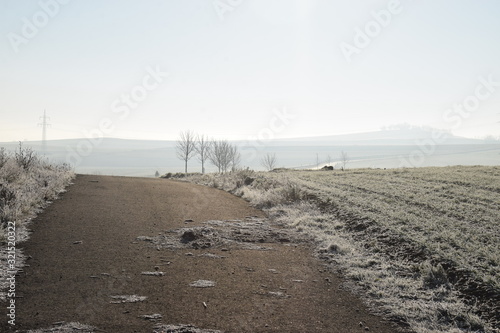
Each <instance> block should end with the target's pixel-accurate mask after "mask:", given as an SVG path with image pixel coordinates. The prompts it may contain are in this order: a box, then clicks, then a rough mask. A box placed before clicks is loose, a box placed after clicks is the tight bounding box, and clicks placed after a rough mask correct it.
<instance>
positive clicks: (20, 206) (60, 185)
mask: <svg viewBox="0 0 500 333" xmlns="http://www.w3.org/2000/svg"><path fill="white" fill-rule="evenodd" d="M73 177H74V173H73V171H72V170H71V169H70V168H69V166H67V165H53V164H50V163H48V162H47V161H45V160H44V159H42V158H40V157H39V156H37V155H36V154H35V153H34V152H33V151H32V150H30V149H25V148H22V147H21V146H20V147H19V149H18V150H17V151H16V152H14V153H9V152H7V151H5V149H3V148H0V267H1V269H0V300H1V299H5V293H3V290H4V289H5V287H6V285H7V283H6V280H5V279H6V274H7V273H6V272H7V269H6V268H7V247H13V244H12V243H11V242H10V239H9V242H7V240H8V238H7V235H8V233H7V232H8V231H10V232H12V229H10V230H9V229H8V228H7V227H8V226H12V224H11V223H14V225H15V242H16V243H19V242H22V241H24V240H26V239H27V237H28V233H27V231H26V224H27V223H28V222H29V221H30V220H31V219H32V218H33V217H34V216H36V214H37V213H38V212H39V211H40V210H41V209H43V208H44V207H45V206H46V205H48V204H49V203H50V202H51V201H52V200H54V199H56V198H57V196H58V195H59V194H60V193H61V192H63V191H64V189H65V187H66V186H67V185H68V184H69V183H70V182H71V180H72V179H73ZM22 263H23V257H22V254H21V253H20V251H19V250H18V249H16V263H15V265H16V268H17V269H19V268H20V267H21V266H22Z"/></svg>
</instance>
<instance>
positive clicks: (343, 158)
mask: <svg viewBox="0 0 500 333" xmlns="http://www.w3.org/2000/svg"><path fill="white" fill-rule="evenodd" d="M349 161H350V159H349V155H347V153H346V152H345V151H343V150H342V151H341V152H340V163H341V164H342V170H345V167H346V165H347V163H349Z"/></svg>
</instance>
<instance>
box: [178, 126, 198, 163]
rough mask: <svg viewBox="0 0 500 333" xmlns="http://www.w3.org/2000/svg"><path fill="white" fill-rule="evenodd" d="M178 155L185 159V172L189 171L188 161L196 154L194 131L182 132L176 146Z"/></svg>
mask: <svg viewBox="0 0 500 333" xmlns="http://www.w3.org/2000/svg"><path fill="white" fill-rule="evenodd" d="M175 148H176V149H177V157H178V158H179V159H180V160H183V161H184V172H185V173H187V165H188V161H189V160H190V159H191V158H192V157H193V156H194V154H196V149H195V148H196V136H195V134H194V133H193V132H192V131H185V132H181V134H180V139H179V140H178V141H177V145H176V147H175Z"/></svg>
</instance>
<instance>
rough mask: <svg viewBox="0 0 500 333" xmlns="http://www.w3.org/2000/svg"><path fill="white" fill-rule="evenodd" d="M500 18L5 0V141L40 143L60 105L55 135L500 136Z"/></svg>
mask: <svg viewBox="0 0 500 333" xmlns="http://www.w3.org/2000/svg"><path fill="white" fill-rule="evenodd" d="M499 17H500V2H499V1H498V0H490V1H486V0H485V1H472V0H469V1H463V0H448V1H437V0H423V1H401V2H399V1H368V0H357V1H353V0H345V1H335V0H140V1H139V0H135V1H132V0H105V1H97V0H72V1H71V0H39V1H28V0H22V1H21V0H0V37H1V38H0V141H11V140H39V139H40V138H41V135H42V130H41V128H40V127H37V124H38V123H39V122H40V119H39V117H40V116H41V115H42V114H43V111H44V109H46V110H47V115H48V116H50V124H51V127H49V128H48V132H47V135H48V139H62V138H79V137H84V136H86V135H104V136H108V137H118V138H130V139H176V138H177V136H178V133H179V131H181V130H186V129H192V130H195V131H197V132H199V133H205V134H207V135H210V136H214V137H218V138H228V139H247V138H249V137H256V136H259V135H260V136H262V137H300V136H316V135H330V134H345V133H353V132H364V131H372V130H378V129H380V128H381V127H383V126H387V125H392V124H400V123H409V124H414V125H425V126H432V127H437V128H443V129H448V130H452V132H453V133H454V134H457V135H463V136H468V137H482V136H485V135H487V134H492V135H495V136H497V135H500V123H499V121H500V39H499V36H500V19H499ZM166 73H168V75H166ZM488 82H489V83H488ZM455 106H457V108H455V109H454V107H455ZM89 133H91V134H89Z"/></svg>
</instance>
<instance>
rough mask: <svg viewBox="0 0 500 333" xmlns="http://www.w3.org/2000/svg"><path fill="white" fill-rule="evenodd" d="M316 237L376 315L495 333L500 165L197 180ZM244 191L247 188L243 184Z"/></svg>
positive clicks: (421, 327)
mask: <svg viewBox="0 0 500 333" xmlns="http://www.w3.org/2000/svg"><path fill="white" fill-rule="evenodd" d="M195 178H196V181H197V182H200V183H204V184H207V185H210V186H215V187H219V188H223V189H226V190H230V191H232V192H233V193H235V194H237V195H241V196H242V197H244V198H246V199H247V200H249V201H250V202H251V203H252V204H254V205H255V206H257V207H261V208H264V209H267V211H268V212H269V214H270V215H271V216H274V218H275V219H277V220H278V221H281V222H283V223H284V224H287V225H290V226H293V227H295V228H298V229H299V230H301V231H303V232H305V233H307V234H310V235H314V237H315V238H316V240H317V248H318V254H319V255H320V257H322V258H323V259H325V260H327V261H328V262H330V263H331V264H332V267H334V268H335V269H339V270H340V271H341V272H342V273H343V274H344V276H345V277H346V278H347V280H348V281H349V282H348V283H347V284H348V285H349V287H350V288H351V289H353V290H355V291H356V292H358V293H360V294H361V295H362V296H363V297H364V298H365V300H366V302H367V303H369V304H370V305H371V306H372V308H373V309H374V310H375V311H378V312H380V313H382V314H383V315H385V316H387V317H388V318H391V319H392V320H393V321H396V322H399V323H400V324H401V325H402V326H407V327H409V328H410V329H412V330H414V331H417V332H475V331H481V332H483V331H484V332H496V330H498V329H499V326H498V325H499V318H498V317H499V313H500V312H499V311H500V309H499V304H500V293H499V292H500V279H499V273H500V267H499V264H500V249H499V244H500V167H484V166H456V167H443V168H437V167H432V168H412V169H392V170H382V169H353V170H347V171H344V172H342V171H337V170H335V171H290V170H283V171H278V172H266V173H252V172H247V173H246V174H244V175H243V174H241V173H240V174H239V175H238V174H233V175H228V176H198V177H194V178H193V179H195ZM245 184H247V185H245Z"/></svg>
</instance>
